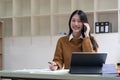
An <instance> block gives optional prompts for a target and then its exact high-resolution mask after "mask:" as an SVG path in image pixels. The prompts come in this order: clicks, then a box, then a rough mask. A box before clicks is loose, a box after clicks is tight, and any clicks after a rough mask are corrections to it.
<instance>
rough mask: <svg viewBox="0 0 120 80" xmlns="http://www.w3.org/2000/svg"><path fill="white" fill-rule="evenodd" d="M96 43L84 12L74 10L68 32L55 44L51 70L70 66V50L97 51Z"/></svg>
mask: <svg viewBox="0 0 120 80" xmlns="http://www.w3.org/2000/svg"><path fill="white" fill-rule="evenodd" d="M97 51H98V44H97V42H96V40H95V39H94V37H92V36H91V34H90V25H89V23H88V20H87V16H86V14H85V13H84V12H83V11H81V10H75V11H74V12H73V13H72V14H71V16H70V19H69V34H68V35H66V36H63V37H61V38H60V39H59V40H58V42H57V45H56V51H55V54H54V58H53V62H51V64H50V65H49V67H50V69H51V70H57V69H62V68H63V67H64V68H65V69H69V68H70V60H71V54H72V52H97Z"/></svg>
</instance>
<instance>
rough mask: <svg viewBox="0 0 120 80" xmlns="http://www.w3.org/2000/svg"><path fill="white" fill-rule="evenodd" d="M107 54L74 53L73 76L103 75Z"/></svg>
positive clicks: (71, 69) (71, 68)
mask: <svg viewBox="0 0 120 80" xmlns="http://www.w3.org/2000/svg"><path fill="white" fill-rule="evenodd" d="M106 57H107V53H98V52H73V53H72V57H71V64H70V71H69V73H71V74H102V66H103V64H105V61H106Z"/></svg>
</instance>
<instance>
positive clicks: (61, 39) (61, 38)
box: [59, 35, 69, 41]
mask: <svg viewBox="0 0 120 80" xmlns="http://www.w3.org/2000/svg"><path fill="white" fill-rule="evenodd" d="M66 40H67V41H68V40H69V35H65V36H62V37H60V38H59V41H66Z"/></svg>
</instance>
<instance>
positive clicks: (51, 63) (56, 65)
mask: <svg viewBox="0 0 120 80" xmlns="http://www.w3.org/2000/svg"><path fill="white" fill-rule="evenodd" d="M48 63H49V64H52V62H48ZM54 66H57V65H54Z"/></svg>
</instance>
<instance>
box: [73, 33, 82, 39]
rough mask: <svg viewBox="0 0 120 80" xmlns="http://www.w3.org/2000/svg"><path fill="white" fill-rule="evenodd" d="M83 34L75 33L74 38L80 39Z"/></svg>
mask: <svg viewBox="0 0 120 80" xmlns="http://www.w3.org/2000/svg"><path fill="white" fill-rule="evenodd" d="M80 35H81V32H80V33H73V37H74V38H80Z"/></svg>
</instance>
